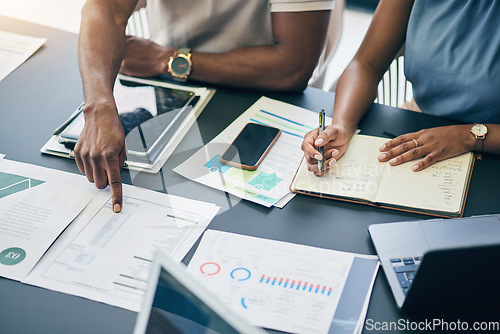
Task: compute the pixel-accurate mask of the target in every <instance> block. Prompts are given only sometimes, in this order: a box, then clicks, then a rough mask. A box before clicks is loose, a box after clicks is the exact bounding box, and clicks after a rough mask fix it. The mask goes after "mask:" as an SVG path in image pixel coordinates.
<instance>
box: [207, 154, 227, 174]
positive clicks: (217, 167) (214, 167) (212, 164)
mask: <svg viewBox="0 0 500 334" xmlns="http://www.w3.org/2000/svg"><path fill="white" fill-rule="evenodd" d="M203 166H205V167H207V168H208V169H210V171H211V172H217V171H218V172H219V173H222V174H224V173H225V172H227V171H228V170H230V169H231V167H229V166H226V165H224V164H223V163H222V162H220V155H216V156H215V157H213V158H212V159H211V160H210V161H208V162H207V163H206V164H204V165H203Z"/></svg>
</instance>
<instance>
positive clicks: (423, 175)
mask: <svg viewBox="0 0 500 334" xmlns="http://www.w3.org/2000/svg"><path fill="white" fill-rule="evenodd" d="M385 142H387V138H380V137H373V136H365V135H355V136H354V137H353V138H352V140H351V142H350V143H349V147H348V149H347V151H346V153H345V154H344V156H342V158H341V159H339V161H338V162H337V163H336V164H335V165H334V167H333V168H332V170H331V171H330V172H329V173H328V174H327V175H326V176H323V177H316V176H314V175H313V174H312V173H310V172H309V171H308V170H307V167H306V162H305V161H304V160H302V162H301V164H300V166H299V168H298V170H297V173H296V175H295V178H294V179H293V181H292V184H291V185H290V190H291V191H292V192H296V193H302V194H307V195H313V196H319V197H326V198H332V199H339V200H345V201H351V202H356V203H364V204H368V205H372V206H379V207H385V208H391V209H396V210H404V211H411V212H416V213H423V214H428V215H434V216H441V217H461V216H462V214H463V210H464V205H465V199H466V197H467V190H468V186H469V180H470V176H471V173H472V167H473V165H474V155H473V154H472V153H470V152H469V153H465V154H462V155H460V156H457V157H454V158H450V159H446V160H444V161H440V162H437V163H435V164H433V165H431V166H430V167H428V168H426V169H424V170H422V171H419V172H413V171H412V170H411V166H412V165H413V164H412V163H405V164H402V165H399V166H391V165H389V163H387V162H379V161H378V155H379V154H380V151H379V147H380V146H382V145H383V144H384V143H385Z"/></svg>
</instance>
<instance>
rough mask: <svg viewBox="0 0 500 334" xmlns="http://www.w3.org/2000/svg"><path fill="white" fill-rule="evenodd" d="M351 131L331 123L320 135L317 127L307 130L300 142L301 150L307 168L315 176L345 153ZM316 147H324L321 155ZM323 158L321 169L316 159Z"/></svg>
mask: <svg viewBox="0 0 500 334" xmlns="http://www.w3.org/2000/svg"><path fill="white" fill-rule="evenodd" d="M351 136H352V133H350V132H348V131H347V130H345V129H344V128H343V127H339V126H336V125H331V126H328V127H326V128H325V131H323V132H322V133H321V134H320V135H318V129H314V130H311V131H309V132H308V133H307V134H306V136H305V137H304V141H303V142H302V147H301V148H302V151H304V156H305V158H306V162H307V169H308V170H309V171H310V172H312V173H314V175H316V176H323V175H325V174H327V173H328V171H329V170H330V169H331V168H332V166H333V165H334V164H335V163H336V162H337V160H338V159H339V158H340V157H341V156H342V155H343V154H344V153H345V151H346V149H347V144H348V143H349V140H350V139H351ZM318 147H324V152H323V156H322V155H321V153H319V151H318V149H317V148H318ZM321 159H324V160H325V161H324V164H323V170H321V171H320V170H319V169H318V160H321Z"/></svg>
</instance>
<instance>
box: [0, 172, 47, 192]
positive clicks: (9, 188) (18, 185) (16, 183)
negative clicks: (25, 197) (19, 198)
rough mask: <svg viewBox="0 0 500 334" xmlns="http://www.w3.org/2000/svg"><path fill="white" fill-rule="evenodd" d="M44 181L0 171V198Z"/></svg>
mask: <svg viewBox="0 0 500 334" xmlns="http://www.w3.org/2000/svg"><path fill="white" fill-rule="evenodd" d="M44 182H45V181H40V180H36V179H32V178H29V177H25V176H21V175H16V174H9V173H3V172H0V198H2V197H6V196H9V195H12V194H15V193H17V192H20V191H23V190H26V189H29V188H32V187H36V186H38V185H40V184H42V183H44Z"/></svg>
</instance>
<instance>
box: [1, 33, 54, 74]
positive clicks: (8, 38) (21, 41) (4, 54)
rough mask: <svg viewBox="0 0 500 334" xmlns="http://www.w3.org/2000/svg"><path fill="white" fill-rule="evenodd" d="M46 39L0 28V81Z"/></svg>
mask: <svg viewBox="0 0 500 334" xmlns="http://www.w3.org/2000/svg"><path fill="white" fill-rule="evenodd" d="M46 40H47V39H45V38H36V37H30V36H24V35H18V34H13V33H10V32H6V31H1V30H0V81H1V80H3V78H5V77H6V76H7V75H9V74H10V73H11V72H12V71H14V70H15V69H16V68H18V67H19V66H20V65H21V64H22V63H24V62H25V61H26V59H28V58H29V57H30V56H31V55H32V54H33V53H35V51H36V50H38V49H39V48H40V47H41V46H42V45H43V43H45V41H46Z"/></svg>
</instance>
